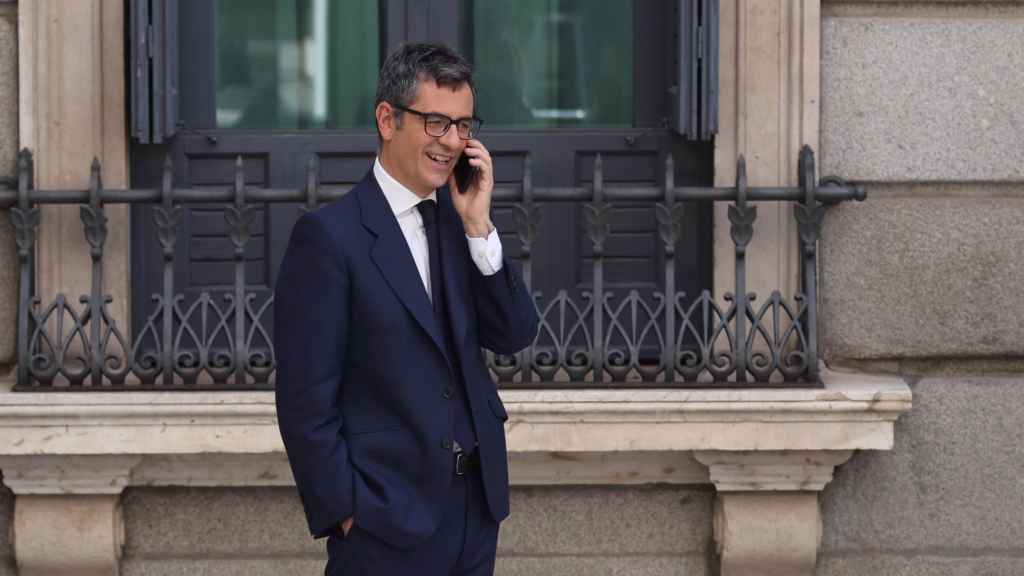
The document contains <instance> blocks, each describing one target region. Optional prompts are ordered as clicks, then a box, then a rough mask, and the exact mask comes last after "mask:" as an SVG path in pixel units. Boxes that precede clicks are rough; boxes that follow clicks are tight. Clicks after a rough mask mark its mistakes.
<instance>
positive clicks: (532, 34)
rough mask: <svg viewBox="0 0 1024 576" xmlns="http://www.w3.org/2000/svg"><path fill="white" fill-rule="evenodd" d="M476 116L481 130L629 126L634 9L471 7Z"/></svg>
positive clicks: (550, 0)
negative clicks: (481, 121)
mask: <svg viewBox="0 0 1024 576" xmlns="http://www.w3.org/2000/svg"><path fill="white" fill-rule="evenodd" d="M470 10H471V12H472V17H471V18H467V19H466V20H468V21H470V22H471V26H472V28H471V31H470V37H471V38H472V50H473V60H474V67H475V69H476V82H477V92H478V97H479V98H478V104H477V112H478V114H479V115H480V116H481V117H482V118H484V120H485V121H486V122H487V124H488V125H491V126H493V125H496V124H497V125H504V126H519V127H545V126H631V125H632V124H633V2H632V1H630V0H487V1H485V2H473V3H472V7H471V8H470Z"/></svg>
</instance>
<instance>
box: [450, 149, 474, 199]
mask: <svg viewBox="0 0 1024 576" xmlns="http://www.w3.org/2000/svg"><path fill="white" fill-rule="evenodd" d="M475 180H476V167H474V166H473V165H471V164H470V163H469V156H466V155H465V154H463V155H462V156H460V157H459V161H458V162H456V163H455V184H456V185H457V186H458V187H459V193H460V194H465V193H466V190H468V189H469V186H470V184H472V183H473V182H474V181H475Z"/></svg>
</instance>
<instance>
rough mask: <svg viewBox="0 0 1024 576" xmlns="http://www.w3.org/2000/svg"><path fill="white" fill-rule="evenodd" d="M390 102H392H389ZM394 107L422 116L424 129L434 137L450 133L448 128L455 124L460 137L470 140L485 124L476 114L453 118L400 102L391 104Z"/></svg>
mask: <svg viewBox="0 0 1024 576" xmlns="http://www.w3.org/2000/svg"><path fill="white" fill-rule="evenodd" d="M389 104H391V103H390V102H389ZM391 106H392V107H394V108H397V109H399V110H402V111H403V112H409V113H410V114H415V115H417V116H419V117H420V118H423V130H424V131H425V132H426V133H427V136H433V137H434V138H440V137H442V136H444V135H445V134H447V133H448V129H449V128H451V127H452V124H455V131H456V133H457V134H458V135H459V138H461V139H463V140H470V139H473V138H476V135H477V134H479V133H480V126H481V125H483V123H484V121H483V120H481V119H480V118H477V117H476V116H469V117H467V118H451V117H449V116H445V115H444V114H438V113H436V112H420V111H419V110H413V109H412V108H406V107H405V106H399V105H398V104H391Z"/></svg>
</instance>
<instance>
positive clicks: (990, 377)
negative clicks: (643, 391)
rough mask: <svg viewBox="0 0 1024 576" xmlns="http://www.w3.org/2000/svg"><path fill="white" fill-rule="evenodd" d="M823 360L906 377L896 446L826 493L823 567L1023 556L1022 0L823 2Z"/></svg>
mask: <svg viewBox="0 0 1024 576" xmlns="http://www.w3.org/2000/svg"><path fill="white" fill-rule="evenodd" d="M823 12H824V21H823V26H822V58H823V62H822V117H821V122H822V134H821V148H822V153H821V165H822V166H821V172H822V173H823V174H837V175H839V176H842V177H845V178H848V179H851V180H855V181H859V182H863V183H865V184H866V185H867V188H868V194H869V198H870V199H869V200H868V201H867V202H865V203H862V204H848V205H844V206H841V207H836V208H834V209H831V210H830V211H829V213H828V217H827V219H826V222H825V227H824V235H823V239H822V251H821V277H822V286H821V309H822V339H823V346H824V354H825V357H826V359H827V361H828V362H829V364H830V365H831V366H832V367H849V368H855V369H859V370H864V371H882V372H890V373H896V374H900V375H902V376H903V377H904V378H905V379H906V380H907V381H908V382H909V383H911V385H912V388H913V394H914V408H913V410H912V411H911V412H910V413H909V414H908V415H905V416H903V417H902V418H901V419H900V420H899V422H897V424H896V448H895V450H893V451H891V452H870V453H860V454H856V455H855V456H854V457H853V458H852V459H851V461H850V462H849V463H847V464H846V465H844V466H842V467H840V468H839V469H838V470H837V471H836V476H835V480H834V481H833V483H832V484H831V485H829V486H828V487H827V488H826V490H825V492H824V494H823V496H822V512H823V518H824V537H823V542H822V550H821V554H820V555H819V561H818V574H819V575H820V576H826V575H830V576H831V575H836V576H839V575H843V576H846V575H860V574H901V575H908V576H923V575H936V576H938V575H949V574H957V575H959V574H963V575H967V574H972V575H973V574H987V575H989V574H990V575H1012V574H1021V573H1024V560H1022V559H1024V524H1022V523H1021V522H1020V518H1022V517H1024V484H1021V482H1020V462H1021V461H1024V447H1022V446H1021V445H1020V443H1019V442H1018V441H1017V440H1016V438H1017V437H1018V436H1020V430H1021V422H1022V421H1024V419H1022V418H1024V377H1022V376H1021V374H1024V322H1022V320H1024V290H1022V289H1021V286H1022V285H1024V3H1022V2H1019V1H1015V2H964V1H961V2H927V3H926V2H837V1H833V2H826V3H825V6H824V10H823Z"/></svg>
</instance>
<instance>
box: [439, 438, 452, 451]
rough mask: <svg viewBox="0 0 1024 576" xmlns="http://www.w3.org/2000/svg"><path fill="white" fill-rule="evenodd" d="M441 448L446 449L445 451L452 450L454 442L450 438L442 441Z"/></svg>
mask: <svg viewBox="0 0 1024 576" xmlns="http://www.w3.org/2000/svg"><path fill="white" fill-rule="evenodd" d="M441 448H444V449H445V450H451V449H452V441H451V439H450V438H445V439H444V440H441Z"/></svg>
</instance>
